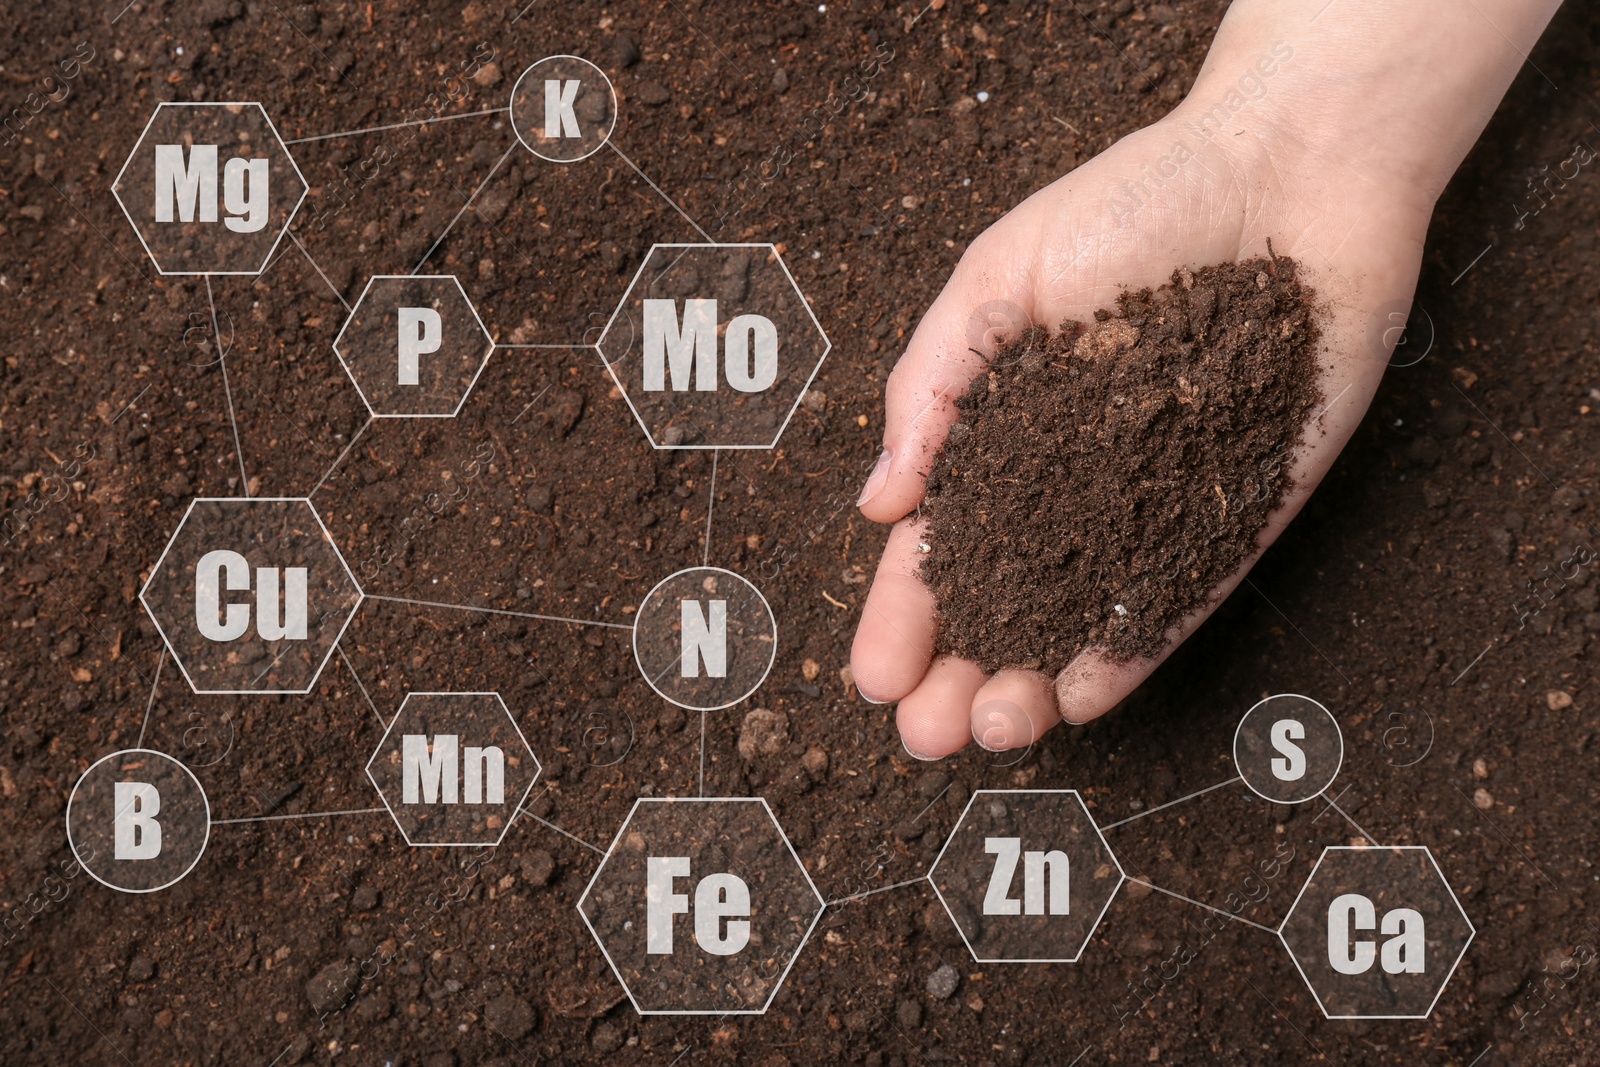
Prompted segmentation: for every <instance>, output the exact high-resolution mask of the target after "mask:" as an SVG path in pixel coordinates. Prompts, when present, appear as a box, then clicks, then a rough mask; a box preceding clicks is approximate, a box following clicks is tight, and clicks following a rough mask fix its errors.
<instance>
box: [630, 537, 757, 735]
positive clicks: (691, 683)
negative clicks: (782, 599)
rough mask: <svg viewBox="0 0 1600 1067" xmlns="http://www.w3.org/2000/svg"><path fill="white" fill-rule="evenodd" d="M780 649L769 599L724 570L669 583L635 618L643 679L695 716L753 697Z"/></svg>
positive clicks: (703, 570) (699, 570)
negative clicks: (699, 712)
mask: <svg viewBox="0 0 1600 1067" xmlns="http://www.w3.org/2000/svg"><path fill="white" fill-rule="evenodd" d="M777 650H778V623H777V620H776V619H774V618H773V617H772V608H771V607H770V606H768V604H767V598H766V597H764V596H762V595H761V591H760V590H759V589H757V588H756V587H755V586H753V585H751V584H750V583H749V582H748V581H746V580H745V579H744V578H741V577H740V576H739V575H737V574H735V573H733V572H732V571H728V570H723V569H722V568H720V567H690V568H688V569H687V570H681V571H678V572H677V573H676V574H672V575H669V576H667V577H666V578H664V579H662V580H661V582H660V583H659V584H657V585H656V587H655V588H654V589H652V590H650V592H649V594H648V595H647V596H646V597H645V598H644V602H643V603H642V604H640V605H639V611H638V613H637V614H636V615H634V619H633V659H634V662H635V663H637V664H638V665H639V671H640V673H641V674H643V675H644V680H645V681H646V682H648V683H650V688H651V689H654V690H655V691H656V692H657V693H659V694H661V695H662V696H663V697H665V698H666V699H667V700H670V701H671V702H672V703H674V704H676V705H678V707H680V708H687V709H689V710H690V711H719V710H721V709H722V708H729V707H732V706H733V705H735V704H737V703H739V701H741V700H743V699H744V698H745V697H747V696H749V695H750V694H751V693H754V692H755V691H756V690H757V689H759V688H761V683H762V682H764V681H766V680H767V672H768V671H770V670H772V660H773V658H774V656H775V655H776V654H777Z"/></svg>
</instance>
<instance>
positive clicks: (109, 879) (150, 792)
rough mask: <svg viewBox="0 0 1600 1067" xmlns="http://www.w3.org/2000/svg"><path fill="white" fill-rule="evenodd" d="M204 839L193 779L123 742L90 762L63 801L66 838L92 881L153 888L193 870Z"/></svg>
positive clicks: (203, 811)
mask: <svg viewBox="0 0 1600 1067" xmlns="http://www.w3.org/2000/svg"><path fill="white" fill-rule="evenodd" d="M210 837H211V804H210V802H209V801H207V800H206V792H205V790H204V789H202V788H201V787H200V780H199V779H198V778H196V777H195V776H194V772H193V771H191V770H189V768H188V767H186V766H184V765H183V764H182V763H181V762H179V761H178V760H176V759H173V758H172V757H171V756H168V755H166V754H165V753H163V752H156V751H155V750H153V749H148V748H130V749H124V750H123V751H121V752H113V753H111V755H109V756H105V757H103V758H102V759H99V760H96V761H95V762H94V763H93V764H91V765H90V766H89V769H88V770H86V771H84V772H83V775H82V777H80V778H79V779H78V784H77V785H75V786H73V787H72V795H71V796H70V797H69V798H68V799H67V844H68V845H70V846H71V847H72V854H73V855H74V856H76V857H77V859H78V862H79V863H80V864H82V866H83V869H84V870H86V871H88V872H89V874H90V876H91V877H92V878H94V880H95V881H97V882H99V883H100V884H101V885H104V886H106V887H108V888H110V889H115V890H118V891H120V892H123V893H154V892H156V891H157V890H160V889H166V888H167V887H168V886H170V885H173V884H175V883H177V882H178V881H180V880H182V878H183V877H184V876H185V875H187V874H188V873H189V872H190V871H192V870H194V865H195V864H197V863H199V862H200V855H201V853H203V852H205V850H206V842H207V841H208V840H209V839H210Z"/></svg>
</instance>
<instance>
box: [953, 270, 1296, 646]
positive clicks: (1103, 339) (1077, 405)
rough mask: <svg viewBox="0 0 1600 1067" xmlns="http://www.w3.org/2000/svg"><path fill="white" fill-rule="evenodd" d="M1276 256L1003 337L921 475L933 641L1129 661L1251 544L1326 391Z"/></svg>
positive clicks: (1203, 597)
mask: <svg viewBox="0 0 1600 1067" xmlns="http://www.w3.org/2000/svg"><path fill="white" fill-rule="evenodd" d="M1311 303H1312V293H1311V291H1310V290H1309V289H1307V288H1306V287H1304V286H1302V285H1301V284H1300V283H1299V281H1298V280H1297V278H1296V265H1295V263H1294V261H1293V260H1291V259H1289V258H1287V257H1281V256H1280V257H1275V258H1272V259H1266V258H1261V259H1253V260H1249V261H1246V262H1243V263H1225V264H1220V265H1217V266H1210V267H1204V268H1201V269H1200V270H1197V271H1194V272H1192V273H1191V272H1190V271H1188V270H1187V269H1179V270H1177V271H1175V272H1173V275H1172V279H1171V281H1170V282H1169V283H1168V284H1166V285H1163V286H1162V287H1161V288H1159V289H1156V290H1154V291H1152V290H1150V289H1142V290H1139V291H1138V292H1129V293H1124V294H1123V295H1122V296H1121V297H1120V298H1119V299H1118V303H1117V310H1116V311H1115V312H1111V311H1107V310H1105V309H1101V310H1100V311H1097V312H1095V319H1096V321H1095V323H1094V324H1093V325H1091V326H1089V327H1088V328H1087V329H1085V328H1083V327H1082V326H1081V325H1080V324H1079V323H1076V322H1066V323H1063V324H1062V327H1061V332H1060V333H1059V334H1057V335H1056V336H1053V337H1052V336H1050V334H1049V333H1048V332H1047V331H1046V330H1044V329H1042V328H1040V327H1033V328H1031V329H1029V330H1028V331H1026V332H1025V333H1024V334H1023V335H1022V336H1021V337H1018V338H1015V339H1014V340H1012V341H1010V342H1009V343H1007V344H1004V345H1003V346H1002V347H1001V350H1000V351H999V353H998V354H997V355H996V356H995V358H994V359H993V361H992V362H991V364H990V368H989V370H988V372H987V373H986V374H983V375H980V376H979V377H978V378H977V380H975V381H974V382H973V383H972V387H971V389H969V390H968V392H967V394H966V395H965V396H964V397H962V398H961V400H960V401H958V403H957V407H958V409H959V410H960V413H961V417H960V421H958V422H957V423H956V425H955V426H954V427H952V429H951V431H950V436H949V438H948V439H947V441H946V442H945V445H944V448H943V450H942V451H941V453H940V455H939V457H938V458H937V460H936V461H935V464H934V469H933V471H932V473H931V474H930V475H929V477H928V493H927V499H926V503H925V505H924V508H923V515H924V516H925V518H926V519H927V521H928V536H927V544H928V546H929V551H928V554H927V556H926V557H925V558H924V560H923V568H922V573H923V577H924V579H925V580H926V581H927V582H928V584H929V585H930V586H931V587H932V588H933V590H934V593H935V595H936V596H937V598H938V603H939V617H940V624H939V649H938V650H939V652H941V653H950V654H953V655H957V656H961V657H964V658H967V659H971V660H975V661H976V662H977V663H978V664H979V665H980V666H982V667H983V668H984V669H985V670H998V669H999V668H1001V667H1026V668H1032V669H1038V670H1043V671H1046V672H1047V673H1050V674H1054V673H1055V672H1056V671H1059V670H1060V669H1061V668H1063V667H1065V666H1066V665H1067V664H1068V663H1069V662H1071V660H1072V659H1073V657H1074V656H1076V655H1077V654H1078V653H1079V652H1080V651H1082V650H1083V649H1085V648H1089V647H1098V648H1102V649H1104V650H1105V652H1106V653H1107V654H1108V655H1109V656H1110V657H1111V658H1112V659H1114V660H1116V661H1118V662H1125V661H1127V660H1129V659H1132V658H1134V657H1138V656H1150V655H1154V654H1155V653H1157V652H1158V651H1160V649H1161V648H1162V646H1163V645H1164V644H1165V643H1166V635H1167V632H1168V631H1169V630H1170V629H1171V628H1172V627H1173V626H1175V625H1176V624H1177V623H1178V622H1179V621H1180V620H1181V619H1182V618H1183V617H1184V616H1185V615H1187V614H1189V613H1190V612H1191V611H1194V610H1195V609H1196V608H1199V607H1201V606H1202V605H1204V604H1205V603H1206V601H1207V599H1208V598H1209V596H1210V595H1211V590H1212V589H1213V588H1214V587H1215V586H1216V585H1217V584H1218V583H1219V582H1221V581H1222V580H1223V579H1224V578H1226V577H1227V576H1228V575H1230V574H1232V573H1233V572H1234V571H1235V570H1237V569H1238V567H1239V565H1240V564H1241V563H1243V562H1244V560H1245V559H1246V558H1247V557H1249V555H1250V554H1251V553H1252V552H1253V551H1254V550H1255V548H1256V538H1257V536H1258V535H1259V534H1260V532H1261V530H1262V528H1263V527H1264V526H1265V525H1266V521H1267V515H1268V514H1269V513H1270V512H1272V511H1273V509H1275V508H1276V507H1277V506H1278V505H1279V504H1280V503H1281V502H1282V500H1283V497H1284V494H1285V493H1286V492H1287V491H1288V490H1289V488H1290V485H1291V480H1290V477H1289V473H1288V468H1289V465H1290V459H1291V457H1292V455H1293V453H1294V450H1295V447H1296V446H1297V445H1298V444H1299V442H1300V439H1301V433H1302V429H1303V427H1304V424H1305V421H1306V419H1307V417H1308V416H1309V415H1310V414H1311V412H1312V410H1313V405H1314V404H1316V403H1317V401H1318V399H1319V397H1320V395H1321V393H1320V390H1319V388H1318V385H1317V380H1318V369H1317V363H1316V359H1315V348H1316V342H1317V339H1318V336H1319V333H1318V329H1317V325H1316V322H1315V321H1314V315H1313V310H1312V306H1311Z"/></svg>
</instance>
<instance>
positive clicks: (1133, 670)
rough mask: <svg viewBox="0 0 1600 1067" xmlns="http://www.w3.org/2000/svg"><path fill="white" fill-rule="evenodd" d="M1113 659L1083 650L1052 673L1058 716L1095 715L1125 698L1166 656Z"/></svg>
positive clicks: (1077, 719)
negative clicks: (1060, 668) (1054, 676)
mask: <svg viewBox="0 0 1600 1067" xmlns="http://www.w3.org/2000/svg"><path fill="white" fill-rule="evenodd" d="M1170 651H1171V650H1170V649H1168V650H1167V651H1164V652H1162V653H1161V655H1160V656H1159V657H1157V658H1155V659H1135V660H1130V661H1129V662H1127V663H1115V662H1113V661H1111V660H1109V659H1107V658H1106V657H1105V656H1103V655H1101V654H1100V653H1098V652H1083V653H1080V654H1079V655H1078V657H1077V658H1076V659H1074V660H1073V661H1072V662H1071V663H1069V664H1067V666H1066V667H1065V668H1064V669H1063V670H1062V671H1061V673H1060V674H1058V675H1056V680H1055V686H1054V689H1055V700H1056V706H1057V708H1058V710H1059V711H1060V713H1061V718H1062V719H1063V720H1064V721H1066V722H1069V723H1072V724H1074V725H1077V724H1079V723H1085V722H1088V721H1090V720H1091V719H1098V718H1099V717H1100V716H1102V715H1104V714H1105V713H1106V712H1108V711H1110V710H1111V709H1112V708H1114V707H1116V706H1117V705H1118V704H1120V703H1122V701H1123V700H1124V699H1126V698H1127V696H1128V694H1129V693H1131V692H1133V691H1134V690H1135V689H1137V688H1138V687H1139V685H1140V683H1142V682H1143V681H1144V680H1145V679H1146V678H1148V677H1150V675H1151V673H1152V672H1153V671H1154V670H1155V669H1156V668H1157V667H1158V666H1160V665H1161V661H1162V660H1164V659H1166V658H1167V655H1168V653H1169V652H1170Z"/></svg>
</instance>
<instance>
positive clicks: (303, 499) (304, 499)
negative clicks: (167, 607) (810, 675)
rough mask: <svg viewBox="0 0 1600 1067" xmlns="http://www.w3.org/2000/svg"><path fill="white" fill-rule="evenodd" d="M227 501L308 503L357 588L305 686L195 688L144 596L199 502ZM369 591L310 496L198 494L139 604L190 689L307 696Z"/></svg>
mask: <svg viewBox="0 0 1600 1067" xmlns="http://www.w3.org/2000/svg"><path fill="white" fill-rule="evenodd" d="M208 503H224V504H304V505H305V506H306V507H308V508H310V509H311V517H312V518H313V519H316V520H317V529H319V530H321V531H322V538H323V540H325V541H327V542H328V547H329V548H332V549H333V555H334V558H335V559H337V560H338V561H339V566H341V567H343V568H344V573H345V577H347V578H349V579H350V584H351V585H353V586H355V587H356V602H355V603H354V604H353V605H351V608H350V614H349V616H348V617H346V618H345V620H344V625H342V626H340V627H339V632H338V633H337V634H335V635H334V637H333V641H332V642H330V643H329V645H328V651H327V653H326V654H325V655H323V657H322V662H321V663H319V664H317V669H316V670H315V671H312V672H311V681H310V682H309V683H307V685H306V687H305V688H304V689H199V688H196V687H195V684H194V679H193V678H190V677H189V670H188V668H187V667H185V666H184V665H183V657H182V656H179V655H178V653H177V651H176V650H175V649H174V648H173V647H172V642H171V640H169V639H168V637H167V631H166V630H165V628H163V627H162V625H161V620H160V619H158V618H156V613H155V611H154V610H153V609H152V608H151V607H150V602H149V601H148V600H146V599H145V598H144V596H145V593H147V592H149V591H150V583H151V582H153V581H155V580H156V575H157V574H159V573H160V572H161V564H162V563H164V562H166V558H167V553H168V552H171V551H172V544H173V542H174V541H176V540H177V539H178V534H180V533H182V532H183V526H184V523H186V522H188V521H189V516H190V515H192V514H194V509H195V506H196V505H197V504H208ZM366 599H367V594H366V590H364V589H362V588H361V582H360V581H359V580H358V579H357V578H356V576H355V572H354V571H352V570H351V569H350V564H348V563H346V562H345V558H344V553H343V552H340V551H339V546H338V544H336V543H335V542H334V540H333V534H331V533H330V532H328V527H327V525H326V524H325V523H323V521H322V516H321V515H319V514H317V506H316V505H315V504H313V503H312V502H311V498H310V497H308V496H197V497H195V498H194V499H193V500H191V501H189V507H188V509H187V510H185V511H184V513H183V518H181V519H179V520H178V525H177V526H175V527H173V529H172V536H171V537H168V538H167V545H166V547H165V548H163V549H162V550H161V555H159V556H157V557H156V563H155V566H154V567H151V568H150V577H148V578H146V579H145V582H144V585H143V586H141V587H140V589H139V604H140V605H141V606H142V607H143V608H144V613H145V614H146V615H148V616H150V621H151V622H153V623H154V624H155V627H156V633H158V634H160V635H161V642H162V644H164V645H166V646H167V655H169V656H171V657H172V662H174V663H176V664H177V665H178V670H179V671H181V672H182V673H183V680H184V681H186V682H188V683H189V690H190V692H193V693H195V694H196V695H198V696H304V695H305V694H307V693H309V692H311V690H313V689H315V688H316V686H317V679H319V678H321V677H322V672H323V670H324V669H325V668H326V667H327V666H328V660H330V659H332V658H333V651H334V649H336V648H338V647H339V642H340V641H341V640H342V639H343V638H344V632H345V631H346V630H348V629H349V628H350V624H351V623H352V622H353V621H355V617H356V615H357V613H359V612H360V611H361V605H362V604H363V603H365V602H366Z"/></svg>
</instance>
